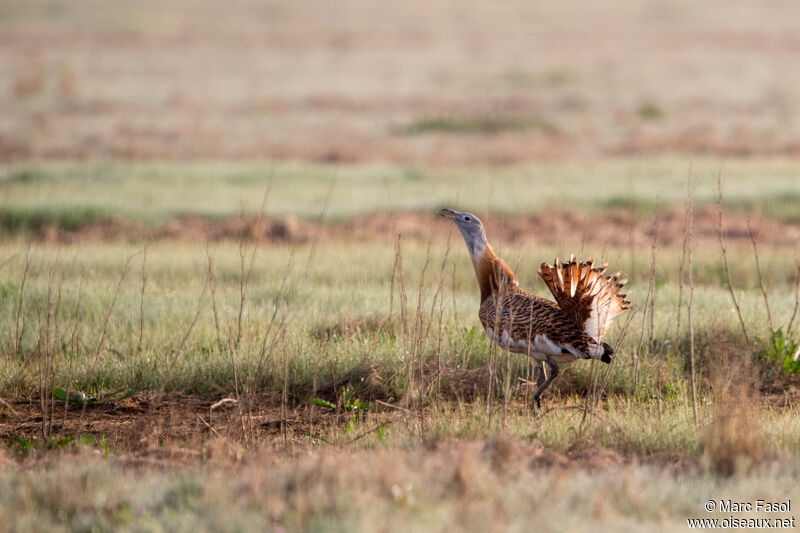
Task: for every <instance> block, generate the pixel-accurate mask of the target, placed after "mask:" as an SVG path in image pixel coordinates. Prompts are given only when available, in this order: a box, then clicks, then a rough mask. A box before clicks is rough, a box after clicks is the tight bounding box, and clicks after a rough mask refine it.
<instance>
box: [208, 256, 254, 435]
mask: <svg viewBox="0 0 800 533" xmlns="http://www.w3.org/2000/svg"><path fill="white" fill-rule="evenodd" d="M206 259H207V261H208V272H207V276H208V283H209V286H210V291H211V294H210V296H211V311H212V313H213V315H214V331H215V333H216V336H217V346H218V347H219V353H220V354H222V353H223V352H224V348H223V346H222V335H221V334H220V327H219V314H218V312H217V278H216V276H215V275H214V263H213V260H212V258H211V252H210V250H209V246H208V242H206ZM228 353H229V354H230V357H231V368H232V369H233V388H234V393H235V394H236V410H237V414H238V415H239V422H240V423H241V427H242V435H243V436H246V434H247V431H246V429H245V423H244V416H243V412H242V402H241V396H240V388H239V369H238V368H237V365H236V349H235V348H234V347H233V343H232V342H231V338H230V336H228ZM212 407H213V406H212ZM210 421H211V414H210V411H209V422H210Z"/></svg>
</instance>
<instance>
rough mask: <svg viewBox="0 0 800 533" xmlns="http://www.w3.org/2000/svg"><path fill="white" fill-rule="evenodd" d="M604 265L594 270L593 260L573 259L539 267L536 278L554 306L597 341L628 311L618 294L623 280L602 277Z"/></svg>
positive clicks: (627, 303)
mask: <svg viewBox="0 0 800 533" xmlns="http://www.w3.org/2000/svg"><path fill="white" fill-rule="evenodd" d="M607 269H608V263H605V264H603V265H601V266H594V259H591V258H590V259H589V260H588V261H584V262H582V263H578V261H577V260H576V259H575V256H574V255H573V256H570V260H569V261H567V262H565V263H561V262H560V261H559V260H558V258H556V260H555V262H554V263H553V264H552V265H548V264H547V263H542V266H541V268H540V270H539V275H540V276H541V277H542V279H543V280H544V282H545V284H546V285H547V288H548V289H550V292H551V293H552V294H553V297H554V298H555V300H556V303H558V306H559V307H560V308H561V310H562V311H563V312H564V314H565V315H567V316H568V317H569V318H571V319H572V320H573V321H574V322H575V323H576V324H577V325H578V326H580V327H581V328H583V330H584V331H585V332H586V333H588V334H589V335H591V336H592V337H593V338H595V339H597V340H600V339H602V338H603V337H605V334H606V332H607V331H608V328H609V326H610V325H611V321H612V320H613V319H614V317H615V316H617V315H618V314H620V313H622V312H623V311H624V310H626V309H628V308H630V305H631V302H630V300H628V299H627V294H626V293H623V292H620V291H621V290H622V288H623V287H624V286H625V284H626V283H627V282H628V280H627V279H620V278H621V276H622V273H621V272H616V273H615V274H613V275H611V276H607V275H606V270H607Z"/></svg>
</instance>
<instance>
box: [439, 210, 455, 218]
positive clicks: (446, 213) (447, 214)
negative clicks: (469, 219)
mask: <svg viewBox="0 0 800 533" xmlns="http://www.w3.org/2000/svg"><path fill="white" fill-rule="evenodd" d="M439 215H440V216H443V217H444V218H448V219H450V220H455V219H456V212H455V211H453V210H452V209H442V210H441V211H439Z"/></svg>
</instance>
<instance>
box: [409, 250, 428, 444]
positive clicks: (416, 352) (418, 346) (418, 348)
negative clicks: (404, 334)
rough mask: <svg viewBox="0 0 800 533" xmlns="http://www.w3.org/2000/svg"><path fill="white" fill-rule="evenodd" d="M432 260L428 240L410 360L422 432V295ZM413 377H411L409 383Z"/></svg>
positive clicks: (423, 319)
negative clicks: (414, 364)
mask: <svg viewBox="0 0 800 533" xmlns="http://www.w3.org/2000/svg"><path fill="white" fill-rule="evenodd" d="M430 260H431V241H430V239H429V240H428V247H427V249H426V251H425V263H424V264H423V265H422V272H421V273H420V277H419V288H418V290H417V313H416V320H415V321H414V332H413V337H412V343H413V344H412V346H413V355H412V357H411V358H410V359H411V360H412V361H415V360H416V361H417V365H418V368H417V371H418V379H419V382H418V383H417V390H416V397H417V414H418V418H419V425H420V432H422V431H424V430H425V414H424V410H423V400H424V398H423V393H424V390H425V360H424V357H425V355H424V353H423V349H422V343H423V342H424V341H425V338H426V337H427V331H426V330H425V329H424V326H425V324H424V321H425V315H424V312H423V310H422V295H423V293H424V290H425V275H426V273H427V271H428V265H429V264H430ZM410 380H411V376H410V375H409V381H410Z"/></svg>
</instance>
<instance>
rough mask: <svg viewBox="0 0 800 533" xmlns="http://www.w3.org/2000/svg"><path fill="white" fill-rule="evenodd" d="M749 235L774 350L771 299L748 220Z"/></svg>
mask: <svg viewBox="0 0 800 533" xmlns="http://www.w3.org/2000/svg"><path fill="white" fill-rule="evenodd" d="M747 234H748V235H749V236H750V243H751V244H752V245H753V258H754V259H755V262H756V274H758V286H759V287H760V288H761V295H762V296H763V297H764V307H765V308H766V310H767V323H768V324H769V334H770V336H769V338H770V342H771V343H772V346H773V348H774V347H775V327H774V326H773V322H772V312H771V311H770V308H769V297H768V296H767V289H766V287H764V277H763V276H762V275H761V261H760V260H759V258H758V257H759V256H758V244H757V243H756V237H755V235H754V234H753V228H752V227H751V226H750V220H749V219H748V220H747Z"/></svg>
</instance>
